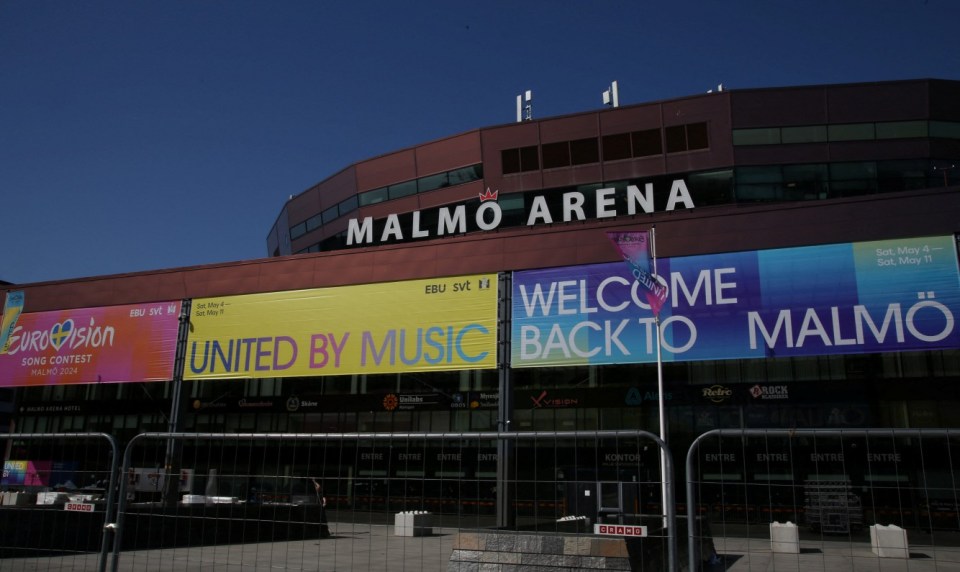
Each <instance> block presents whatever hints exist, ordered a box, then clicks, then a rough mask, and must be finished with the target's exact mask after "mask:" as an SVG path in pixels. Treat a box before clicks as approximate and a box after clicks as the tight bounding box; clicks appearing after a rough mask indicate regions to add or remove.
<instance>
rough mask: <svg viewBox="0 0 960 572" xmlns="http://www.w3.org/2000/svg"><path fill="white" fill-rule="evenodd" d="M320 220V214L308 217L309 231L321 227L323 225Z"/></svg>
mask: <svg viewBox="0 0 960 572" xmlns="http://www.w3.org/2000/svg"><path fill="white" fill-rule="evenodd" d="M320 221H321V219H320V215H313V216H312V217H310V218H308V219H307V232H310V231H312V230H316V229H318V228H320V226H321V223H320Z"/></svg>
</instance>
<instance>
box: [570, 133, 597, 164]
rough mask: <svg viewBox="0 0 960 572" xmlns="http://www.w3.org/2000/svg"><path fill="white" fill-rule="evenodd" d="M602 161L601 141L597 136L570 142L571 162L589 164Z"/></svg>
mask: <svg viewBox="0 0 960 572" xmlns="http://www.w3.org/2000/svg"><path fill="white" fill-rule="evenodd" d="M599 162H600V142H599V141H598V140H597V138H596V137H591V138H590V139H578V140H576V141H571V142H570V163H571V164H573V165H589V164H591V163H599Z"/></svg>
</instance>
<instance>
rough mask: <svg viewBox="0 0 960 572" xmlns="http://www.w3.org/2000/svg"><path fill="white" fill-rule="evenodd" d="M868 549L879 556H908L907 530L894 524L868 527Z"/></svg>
mask: <svg viewBox="0 0 960 572" xmlns="http://www.w3.org/2000/svg"><path fill="white" fill-rule="evenodd" d="M870 549H871V550H872V551H873V553H874V554H876V555H877V556H879V557H880V558H910V546H909V545H908V544H907V531H906V530H905V529H903V528H900V527H899V526H897V525H895V524H891V525H889V526H884V525H882V524H874V525H873V526H871V527H870Z"/></svg>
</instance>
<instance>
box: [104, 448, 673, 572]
mask: <svg viewBox="0 0 960 572" xmlns="http://www.w3.org/2000/svg"><path fill="white" fill-rule="evenodd" d="M661 448H663V449H665V448H666V446H665V444H663V442H662V441H660V440H659V438H657V437H656V436H655V435H653V434H650V433H646V432H643V431H570V432H531V433H493V432H490V433H446V434H436V433H336V434H333V433H324V434H254V433H251V434H194V433H175V434H170V433H149V434H142V435H138V436H137V437H135V438H134V439H133V440H131V442H130V444H129V445H128V447H127V449H126V451H125V454H124V458H123V463H122V465H121V468H120V471H121V474H123V475H124V478H122V479H121V483H120V493H121V494H120V505H119V507H118V517H117V526H118V534H117V535H116V537H115V543H114V560H113V569H114V570H121V569H122V570H151V571H159V570H180V569H183V568H185V567H193V568H197V569H200V568H203V569H208V568H213V567H216V569H218V570H241V569H244V570H250V569H267V568H269V569H272V570H276V569H282V570H437V571H440V570H443V571H446V570H476V569H477V566H478V565H479V564H480V563H481V562H484V563H487V564H497V563H499V564H502V565H505V566H507V565H509V566H540V567H541V569H543V570H549V569H551V568H555V569H557V570H570V569H573V568H581V567H583V568H596V567H598V566H601V565H603V566H605V565H610V566H619V567H620V568H621V569H629V568H630V552H629V551H630V550H631V548H630V547H631V546H632V547H633V548H635V549H636V550H635V552H637V556H636V557H635V558H634V560H636V561H637V562H640V564H638V566H640V568H642V569H650V570H664V569H674V568H675V559H676V557H677V553H676V542H675V536H676V535H675V534H674V538H673V540H674V542H670V539H671V537H670V536H669V535H668V534H667V532H665V531H664V530H663V523H664V522H665V517H664V516H663V506H662V503H661V500H660V499H661V493H662V486H661V482H660V465H659V463H660V450H661ZM666 458H667V459H668V462H670V459H671V457H670V455H669V450H667V455H666ZM668 469H669V471H668V472H669V473H670V474H672V470H673V469H672V466H669V467H668ZM315 483H316V485H319V488H317V486H316V485H315ZM667 491H668V493H669V496H668V498H669V499H672V498H673V483H667ZM498 502H500V503H506V505H507V507H508V510H507V511H506V513H507V514H508V515H509V520H510V522H508V523H498V522H497V519H498V511H497V506H498V505H497V503H498ZM673 507H674V503H673V502H672V500H671V501H670V502H668V503H667V509H668V513H669V514H668V515H667V516H666V522H672V521H673V519H674V517H675V515H674V514H673ZM596 524H604V525H616V526H619V527H620V528H616V526H614V527H613V528H610V529H609V533H608V534H607V536H604V537H601V538H598V537H597V536H596V535H595V534H594V525H596ZM641 524H642V525H646V526H648V533H649V534H650V537H648V538H646V539H642V540H639V539H638V540H636V541H635V542H631V544H630V546H628V543H627V542H625V540H624V531H627V532H630V533H631V534H636V533H639V531H640V530H641V529H640V528H639V526H637V525H641ZM326 530H329V533H330V536H329V538H328V537H326V534H325V531H326ZM604 530H606V529H604ZM641 552H642V554H640V553H641ZM641 561H643V562H646V564H644V563H643V562H641Z"/></svg>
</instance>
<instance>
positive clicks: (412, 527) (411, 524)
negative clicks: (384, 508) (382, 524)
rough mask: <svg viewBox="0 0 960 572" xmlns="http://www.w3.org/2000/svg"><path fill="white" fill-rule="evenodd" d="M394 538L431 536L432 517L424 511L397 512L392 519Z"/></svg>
mask: <svg viewBox="0 0 960 572" xmlns="http://www.w3.org/2000/svg"><path fill="white" fill-rule="evenodd" d="M393 534H394V536H429V535H431V534H433V515H432V514H430V513H429V512H426V511H413V512H398V513H397V514H396V516H394V519H393Z"/></svg>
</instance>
